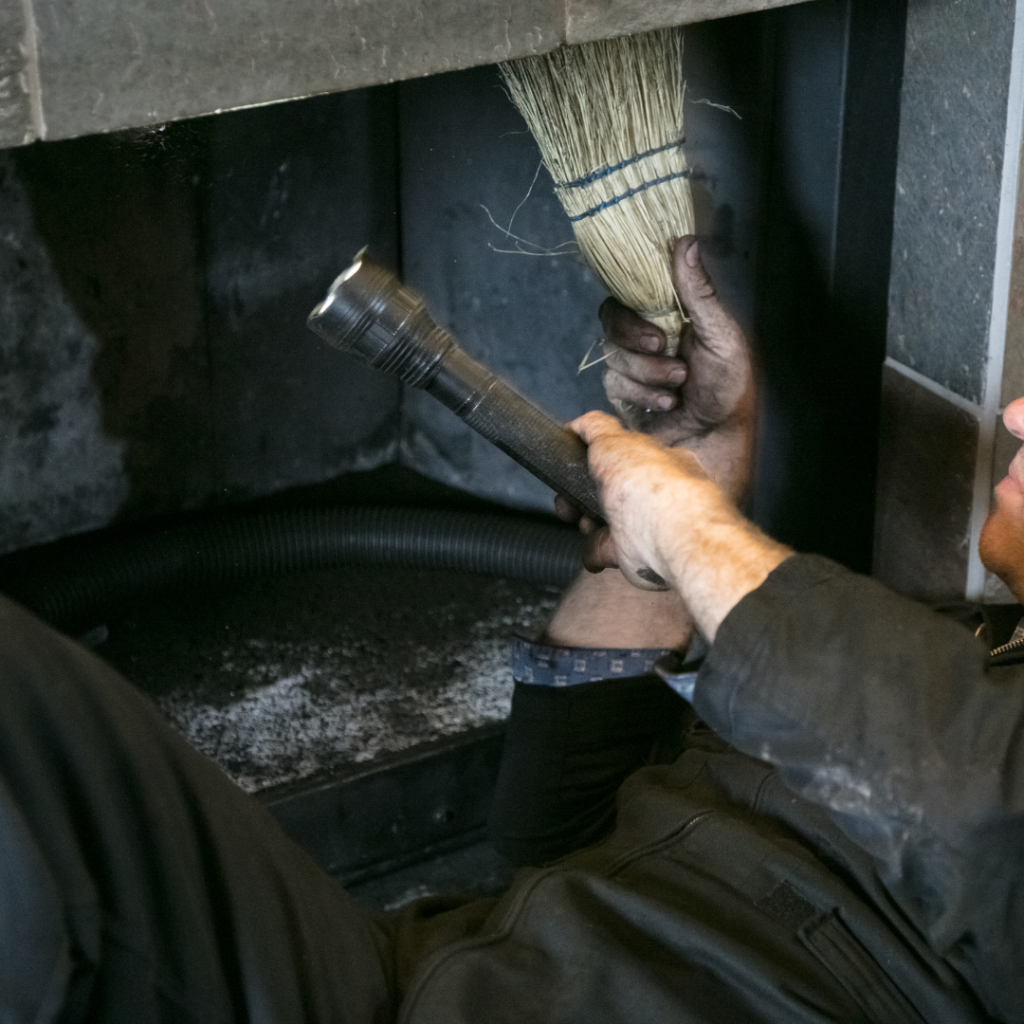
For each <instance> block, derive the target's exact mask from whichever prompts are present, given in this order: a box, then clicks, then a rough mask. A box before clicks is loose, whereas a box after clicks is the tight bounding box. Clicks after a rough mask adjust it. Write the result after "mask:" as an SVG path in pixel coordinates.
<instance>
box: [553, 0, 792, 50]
mask: <svg viewBox="0 0 1024 1024" xmlns="http://www.w3.org/2000/svg"><path fill="white" fill-rule="evenodd" d="M803 2H804V0H648V2H646V3H636V2H635V0H566V2H565V37H566V42H569V43H586V42H590V41H591V40H594V39H610V38H613V37H615V36H625V35H632V34H633V33H634V32H649V31H651V30H652V29H656V28H667V27H669V26H671V25H689V24H692V23H694V22H698V21H710V20H712V19H715V18H728V17H730V16H732V15H736V14H748V13H749V12H751V11H766V10H769V9H771V8H773V7H787V6H789V5H790V4H796V3H803Z"/></svg>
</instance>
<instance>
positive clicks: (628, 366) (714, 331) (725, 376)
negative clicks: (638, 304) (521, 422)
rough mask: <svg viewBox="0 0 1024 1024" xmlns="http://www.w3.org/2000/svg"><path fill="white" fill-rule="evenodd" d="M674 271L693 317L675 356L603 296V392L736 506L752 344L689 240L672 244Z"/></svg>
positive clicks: (745, 477) (655, 332) (750, 403)
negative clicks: (685, 453)
mask: <svg viewBox="0 0 1024 1024" xmlns="http://www.w3.org/2000/svg"><path fill="white" fill-rule="evenodd" d="M672 268H673V280H674V282H675V286H676V291H677V293H678V295H679V299H680V301H681V302H682V304H683V307H684V309H686V311H687V315H688V316H689V318H690V322H689V323H688V324H686V325H685V329H684V331H683V335H682V337H681V339H680V347H679V353H678V355H676V356H668V355H665V354H664V353H665V348H666V338H665V334H664V332H663V331H661V330H660V329H659V328H658V327H655V326H654V324H652V323H649V322H648V321H646V320H643V319H642V318H641V317H639V316H637V314H636V313H634V312H633V311H632V310H629V309H627V308H626V307H625V306H623V305H622V304H621V303H619V302H617V301H616V300H615V299H608V300H607V301H606V302H605V303H604V304H603V305H602V307H601V311H600V316H601V322H602V324H603V325H604V330H605V340H606V346H607V350H608V351H609V352H610V354H609V356H608V359H607V369H606V370H605V374H604V386H605V392H606V393H607V395H608V398H609V400H610V401H611V403H612V405H613V406H614V407H615V408H616V410H617V411H618V413H619V415H620V416H621V418H622V420H623V422H624V423H625V424H626V425H627V426H628V427H630V428H631V429H633V430H639V431H642V432H644V433H646V434H650V435H652V436H653V437H655V438H657V439H658V440H659V441H661V442H662V443H663V444H665V445H668V446H669V447H685V448H688V449H689V450H690V451H692V452H693V453H694V455H696V456H697V459H698V460H699V462H700V464H701V466H702V467H703V468H704V470H705V471H706V472H707V473H708V474H709V475H710V476H711V477H712V478H714V479H715V480H716V481H717V482H718V484H719V485H720V486H721V487H722V489H723V490H724V491H725V492H726V493H727V494H728V495H729V496H730V497H731V498H732V499H733V500H734V501H740V500H742V498H743V497H744V495H745V494H746V491H747V488H748V486H749V483H750V475H751V470H752V461H753V449H754V428H755V423H756V415H757V413H756V405H757V403H756V389H755V384H754V374H753V367H752V364H751V357H750V347H749V345H748V343H747V339H746V337H745V336H744V334H743V331H742V329H741V328H740V326H739V324H738V323H737V322H736V320H735V319H734V318H733V317H732V316H731V315H730V314H729V313H728V312H727V311H726V309H725V308H724V307H723V305H722V303H721V300H720V299H719V296H718V294H717V292H716V291H715V287H714V284H713V283H712V281H711V279H710V278H709V277H708V275H707V272H706V271H705V269H704V266H703V264H702V263H701V260H700V251H699V247H698V245H697V240H696V239H695V238H694V237H693V236H692V235H690V236H687V237H685V238H681V239H680V240H679V242H678V243H677V244H676V247H675V250H674V252H673V257H672Z"/></svg>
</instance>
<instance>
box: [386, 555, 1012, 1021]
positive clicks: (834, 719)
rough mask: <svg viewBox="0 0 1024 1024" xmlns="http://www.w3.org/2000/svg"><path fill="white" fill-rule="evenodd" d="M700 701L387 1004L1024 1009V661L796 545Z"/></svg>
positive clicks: (457, 1013) (909, 1017)
mask: <svg viewBox="0 0 1024 1024" xmlns="http://www.w3.org/2000/svg"><path fill="white" fill-rule="evenodd" d="M1004 660H1005V659H1004ZM1011 660H1012V659H1011ZM694 706H695V708H696V711H697V712H698V714H699V715H700V717H701V719H702V720H703V722H704V723H707V726H706V727H704V726H700V725H698V727H697V728H696V730H695V731H694V732H693V733H692V734H691V735H690V736H689V737H688V740H687V742H686V744H685V747H684V749H683V752H682V753H681V754H680V755H679V757H677V758H676V759H675V761H674V762H672V763H671V764H668V765H662V766H652V767H648V768H644V769H641V770H640V771H638V772H636V773H635V774H634V775H632V776H631V777H630V778H629V779H628V780H627V782H626V783H625V784H624V785H623V787H622V788H621V790H620V793H619V799H618V815H617V821H616V825H615V828H614V830H613V831H612V833H611V834H610V835H609V836H608V837H607V838H606V839H605V840H603V841H602V842H601V843H598V844H597V845H595V846H592V847H589V848H587V849H585V850H582V851H579V852H577V853H574V854H571V855H570V856H568V857H565V858H564V859H562V860H561V861H559V862H557V863H556V864H554V865H552V866H550V867H547V868H543V869H531V870H527V871H523V872H521V873H520V874H519V875H518V876H517V881H516V884H514V885H513V887H512V889H511V890H510V891H509V893H508V894H507V895H506V896H505V897H504V898H502V899H501V900H500V901H496V902H495V903H494V905H493V906H491V907H489V908H482V909H481V908H479V907H478V909H477V911H476V912H477V913H478V914H480V916H481V920H480V924H479V926H478V927H474V929H473V932H472V934H469V935H468V937H466V938H463V939H461V940H460V941H457V942H455V943H446V944H444V945H441V946H440V947H439V948H437V949H436V951H435V952H434V954H433V955H432V956H430V957H428V958H427V960H426V962H424V963H422V964H421V965H420V966H419V967H418V969H417V970H416V972H415V974H414V976H413V977H412V979H411V981H410V983H409V985H408V987H407V988H406V992H405V996H404V999H403V1005H402V1012H401V1016H400V1019H401V1020H403V1021H408V1022H413V1021H415V1022H428V1021H429V1022H438V1024H440V1022H442V1021H443V1022H445V1024H460V1022H465V1024H470V1022H479V1021H487V1022H488V1024H492V1022H493V1024H499V1022H505V1021H508V1022H513V1021H515V1022H534V1021H536V1022H542V1021H551V1022H555V1021H557V1022H570V1021H571V1022H576V1021H578V1022H580V1024H582V1022H587V1024H594V1022H603V1021H607V1022H620V1021H621V1022H626V1021H644V1022H652V1024H653V1022H662V1021H665V1022H668V1021H702V1022H704V1021H723V1022H725V1021H728V1022H734V1021H744V1022H746V1021H772V1022H783V1021H784V1022H787V1024H792V1022H800V1021H815V1022H819V1021H837V1020H839V1021H874V1022H877V1024H901V1022H904V1021H915V1022H919V1021H922V1020H924V1021H929V1022H931V1021H935V1022H941V1024H953V1022H958V1021H985V1020H989V1019H993V1018H994V1019H996V1020H999V1021H1024V734H1022V725H1024V666H1022V665H1020V664H1007V665H1004V664H998V663H990V659H989V657H988V651H987V648H986V646H985V644H984V643H983V641H982V640H980V639H977V638H976V637H975V636H973V635H972V632H971V631H970V630H969V629H966V628H964V627H963V626H962V625H959V624H957V623H955V622H950V621H948V620H946V619H943V618H942V617H941V616H939V615H937V614H936V613H934V612H932V611H929V610H928V609H926V608H923V607H922V606H920V605H917V604H915V603H913V602H911V601H908V600H905V599H902V598H899V597H897V596H895V595H893V594H892V593H890V592H889V591H887V590H886V589H885V588H883V587H881V586H880V585H879V584H877V583H875V582H873V581H871V580H869V579H866V578H864V577H859V576H856V575H853V574H851V573H849V572H847V571H845V570H844V569H842V568H841V567H839V566H837V565H835V564H833V563H831V562H828V561H826V560H825V559H821V558H817V557H810V556H800V557H796V558H793V559H791V560H789V561H787V562H786V563H784V564H783V565H782V566H780V567H779V568H778V569H777V570H776V571H775V572H774V573H773V574H772V575H771V576H770V577H769V579H768V580H767V581H766V583H765V584H764V585H763V586H761V587H760V588H759V589H758V590H756V591H754V592H753V593H752V594H750V595H748V596H747V597H745V598H744V599H743V600H742V601H741V602H740V603H739V604H738V605H737V607H736V608H735V609H733V611H732V612H731V613H730V614H729V616H728V617H727V618H726V620H725V622H724V623H723V624H722V626H721V628H720V630H719V632H718V636H717V638H716V640H715V643H714V646H713V648H712V650H711V652H710V654H709V655H708V657H707V659H706V661H705V663H704V667H703V668H702V670H701V673H700V675H699V677H698V682H697V686H696V691H695V695H694ZM708 727H709V728H708ZM712 730H713V731H712Z"/></svg>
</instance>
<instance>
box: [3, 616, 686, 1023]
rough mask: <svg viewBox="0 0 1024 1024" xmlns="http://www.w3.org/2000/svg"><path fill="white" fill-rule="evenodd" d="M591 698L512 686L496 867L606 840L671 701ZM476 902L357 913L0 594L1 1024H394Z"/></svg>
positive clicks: (172, 741) (639, 685)
mask: <svg viewBox="0 0 1024 1024" xmlns="http://www.w3.org/2000/svg"><path fill="white" fill-rule="evenodd" d="M609 685H611V684H609ZM603 686H604V684H597V686H596V688H595V689H592V690H591V693H592V694H593V695H594V698H595V699H596V704H593V705H589V704H588V702H587V701H586V700H585V699H584V694H583V691H579V692H578V693H576V694H572V693H569V692H566V691H559V692H557V693H547V694H541V693H538V692H534V691H530V692H526V693H517V697H516V705H517V709H518V710H517V715H514V716H513V722H512V725H511V726H510V736H509V758H508V760H507V762H506V765H505V768H504V769H503V774H502V780H501V784H500V786H499V803H498V805H497V808H496V812H495V816H494V822H493V824H494V828H495V831H496V838H497V839H498V843H499V846H501V847H502V848H504V849H505V851H506V852H507V853H509V854H511V855H512V857H513V858H514V859H516V860H519V861H523V862H527V861H529V862H538V861H542V860H546V859H549V858H550V857H552V856H557V855H559V854H561V853H563V852H567V851H568V850H569V849H571V848H573V847H576V846H579V845H581V844H582V843H583V842H586V841H587V840H589V839H591V838H595V837H597V836H598V835H599V834H600V833H601V832H603V831H605V830H607V828H609V827H610V824H611V817H612V814H613V811H612V800H613V795H614V791H615V789H616V787H617V786H618V783H619V781H621V779H622V778H623V777H624V776H625V775H626V774H628V773H629V771H631V770H632V769H633V768H634V767H636V766H637V764H638V763H640V762H641V761H642V760H643V759H644V757H645V756H646V755H647V754H648V752H649V751H650V748H651V740H652V738H653V736H654V735H655V733H656V732H657V731H658V728H659V727H660V723H661V722H663V721H664V700H665V699H666V698H665V696H664V694H665V693H667V692H668V691H667V690H664V688H663V687H661V686H660V684H654V683H652V682H651V681H650V680H647V681H644V682H627V683H626V684H622V683H617V684H614V686H615V687H619V689H614V688H611V689H608V688H605V689H602V687H603ZM663 690H664V693H663ZM645 696H646V697H648V698H650V706H649V708H648V710H647V712H642V711H639V710H637V708H638V707H640V706H642V705H643V704H644V699H643V698H644V697H645ZM672 700H673V701H674V698H672ZM602 701H610V705H609V706H610V707H611V709H612V712H613V714H612V715H611V716H608V715H605V714H600V713H596V712H595V711H594V710H593V708H595V707H596V706H597V704H601V703H602ZM670 703H671V702H670ZM629 708H632V709H633V710H632V711H631V712H630V711H629ZM517 716H518V717H517ZM517 722H518V723H519V724H518V726H517V725H516V723H517ZM610 722H612V723H615V722H617V723H618V725H614V724H611V725H610V724H609V723H610ZM570 738H571V741H570ZM531 792H532V794H533V796H532V797H530V795H529V794H530V793H531ZM489 906H490V904H489V903H488V902H487V901H482V902H477V903H473V904H467V905H465V906H464V907H462V908H460V909H456V910H454V911H450V912H448V913H444V914H439V915H436V916H434V915H432V910H431V907H430V906H429V905H427V906H425V907H423V908H420V909H419V910H417V911H414V912H409V913H406V914H405V915H403V916H402V917H400V918H398V919H395V920H390V921H387V920H383V919H376V918H374V917H373V916H371V915H368V914H366V913H364V912H362V911H361V910H360V909H359V908H357V907H356V906H355V905H354V904H353V903H352V901H351V900H350V899H349V897H348V896H347V895H346V894H345V893H344V891H343V890H342V889H341V888H340V887H339V886H338V885H337V884H336V883H334V882H333V881H332V880H331V879H329V878H328V877H327V876H326V875H325V874H323V873H322V872H321V871H320V869H319V868H318V867H317V866H316V865H315V864H314V863H313V862H312V861H311V860H310V859H309V858H308V857H307V856H306V855H305V854H304V853H303V852H302V851H301V850H300V849H299V848H298V847H297V846H295V844H294V843H292V842H291V841H290V840H289V839H288V838H287V837H286V836H285V835H284V834H283V833H282V832H281V830H280V829H279V828H278V827H277V825H276V823H275V822H274V821H273V819H272V818H271V817H270V816H269V815H268V814H267V812H266V811H265V810H264V809H263V808H262V807H261V806H260V805H259V804H258V803H257V802H256V801H254V800H252V799H251V798H249V797H247V796H246V795H245V794H244V793H242V792H241V791H240V790H239V789H237V787H235V786H234V784H233V783H231V782H230V781H229V780H228V779H227V778H226V777H225V776H224V775H223V774H222V773H221V771H220V770H219V769H218V768H217V767H216V765H214V764H213V763H212V762H210V761H209V760H207V759H206V758H204V757H203V756H202V755H200V754H198V753H197V752H196V751H194V750H193V749H192V748H190V747H189V746H188V744H187V743H186V742H185V741H184V740H183V739H182V738H181V737H179V736H178V735H177V733H175V732H174V731H173V730H172V729H170V728H169V727H168V726H167V725H166V724H165V723H164V721H163V720H162V719H161V718H160V716H159V715H158V714H157V712H156V711H155V710H154V708H153V707H152V706H151V705H150V704H149V702H148V701H147V700H146V699H145V698H143V697H142V696H140V695H139V694H138V693H136V692H135V690H134V689H133V688H132V687H131V686H130V685H129V684H128V683H126V682H125V681H124V680H123V679H122V678H121V677H120V676H118V674H117V673H116V672H114V671H113V670H112V669H111V668H110V667H108V666H107V665H105V664H104V663H103V662H102V661H101V660H99V659H98V658H96V657H94V656H93V655H92V654H90V653H89V652H88V651H86V650H84V649H83V648H81V647H79V646H78V645H76V644H74V643H73V642H72V641H70V640H68V639H67V638H66V637H63V636H61V635H60V634H57V633H55V632H54V631H53V630H51V629H49V628H48V627H47V626H45V625H43V624H42V623H40V622H39V621H38V620H37V619H35V618H33V617H32V616H31V615H29V614H27V613H26V612H25V611H23V610H22V609H20V608H18V607H17V606H16V605H14V604H12V603H10V602H9V601H7V600H6V599H3V598H0V1020H3V1021H5V1022H6V1021H11V1022H19V1024H20V1022H21V1021H25V1022H29V1021H32V1022H46V1021H51V1020H60V1021H116V1022H132V1024H149V1022H155V1021H182V1022H195V1024H199V1022H203V1024H216V1022H220V1021H259V1022H292V1021H316V1022H319V1021H325V1022H326V1021H333V1022H346V1021H359V1022H371V1021H386V1020H391V1019H393V1018H394V1016H395V1013H396V1008H397V1004H398V1001H399V1000H400V998H401V992H402V989H403V987H404V984H405V982H406V981H407V980H408V979H409V978H410V977H411V976H412V974H413V973H415V969H416V964H417V963H418V962H419V961H420V960H421V959H422V957H423V956H425V955H427V954H428V953H429V952H431V951H432V950H435V949H437V948H438V947H439V946H441V945H444V944H445V943H448V942H451V941H453V940H455V939H459V938H461V937H464V936H466V935H468V934H471V933H472V931H473V929H474V928H475V927H476V926H477V924H478V923H479V922H480V921H482V919H483V917H484V916H485V914H486V912H487V910H488V909H489ZM435 909H436V908H435Z"/></svg>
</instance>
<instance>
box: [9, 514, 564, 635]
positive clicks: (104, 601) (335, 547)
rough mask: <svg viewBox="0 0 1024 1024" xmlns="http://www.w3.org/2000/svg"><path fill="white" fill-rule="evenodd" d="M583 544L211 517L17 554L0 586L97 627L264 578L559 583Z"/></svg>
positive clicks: (437, 518)
mask: <svg viewBox="0 0 1024 1024" xmlns="http://www.w3.org/2000/svg"><path fill="white" fill-rule="evenodd" d="M580 543H581V542H580V539H579V536H578V534H576V532H575V531H573V530H570V529H568V528H566V527H560V526H557V525H555V524H548V523H542V522H535V521H531V520H528V519H518V518H515V517H513V516H500V515H493V514H481V513H471V512H447V511H439V510H434V509H408V508H312V509H310V508H302V509H286V510H282V511H276V512H264V513H255V514H254V513H250V514H246V515H237V516H230V517H227V516H225V517H220V518H218V519H216V520H214V521H212V522H204V523H198V524H194V525H191V526H178V527H172V528H168V529H161V530H157V531H154V532H152V533H149V534H145V535H143V536H135V537H131V538H129V539H124V540H118V541H110V540H92V541H91V542H90V543H88V544H87V545H84V546H83V547H82V548H81V549H80V550H74V551H61V552H58V553H53V554H49V555H47V554H45V553H44V554H42V555H41V556H40V557H39V558H38V559H36V560H33V559H31V558H28V559H26V558H25V557H24V556H18V557H16V558H15V559H14V560H13V561H14V564H13V565H10V567H9V569H7V570H6V571H5V570H4V569H3V568H0V589H2V590H3V591H4V592H5V593H7V594H8V595H9V596H10V597H13V598H14V599H15V600H17V601H20V602H21V603H22V604H23V605H25V606H26V607H28V608H30V609H31V610H32V611H34V612H35V613H36V614H37V615H39V616H40V617H41V618H43V619H46V620H47V621H48V622H50V623H52V624H53V625H56V626H59V627H62V628H65V629H66V628H69V627H84V626H91V625H95V624H96V623H97V622H99V621H101V617H102V616H103V615H104V614H106V613H107V611H108V610H112V609H114V608H117V607H121V606H124V605H126V604H128V603H129V602H131V601H135V600H138V599H140V598H142V597H145V596H147V595H149V594H152V593H154V592H158V591H160V590H165V589H169V588H189V587H201V586H206V585H212V584H223V583H231V582H235V581H237V580H242V579H246V578H249V577H253V576H259V575H267V574H273V573H287V572H301V571H304V570H312V569H333V568H337V567H340V566H346V565H387V566H397V567H401V568H406V569H435V570H448V571H453V572H470V573H480V574H484V575H491V576H504V577H508V578H510V579H516V580H523V581H525V582H528V583H538V584H544V585H552V586H566V585H567V584H568V583H569V582H570V581H571V580H572V579H573V577H574V576H575V574H576V573H577V572H578V571H579V566H580Z"/></svg>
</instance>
